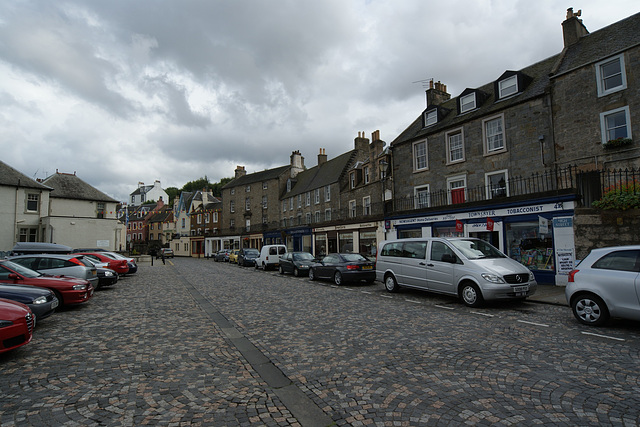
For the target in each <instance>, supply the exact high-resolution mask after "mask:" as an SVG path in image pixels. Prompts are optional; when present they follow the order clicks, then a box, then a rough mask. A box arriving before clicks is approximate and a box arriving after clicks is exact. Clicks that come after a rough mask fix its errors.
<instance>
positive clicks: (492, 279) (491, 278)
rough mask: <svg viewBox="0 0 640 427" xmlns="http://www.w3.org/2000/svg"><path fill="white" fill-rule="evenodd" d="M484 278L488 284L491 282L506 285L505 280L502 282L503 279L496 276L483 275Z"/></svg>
mask: <svg viewBox="0 0 640 427" xmlns="http://www.w3.org/2000/svg"><path fill="white" fill-rule="evenodd" d="M482 278H483V279H484V280H486V281H487V282H491V283H504V280H502V277H500V276H498V275H496V274H489V273H482Z"/></svg>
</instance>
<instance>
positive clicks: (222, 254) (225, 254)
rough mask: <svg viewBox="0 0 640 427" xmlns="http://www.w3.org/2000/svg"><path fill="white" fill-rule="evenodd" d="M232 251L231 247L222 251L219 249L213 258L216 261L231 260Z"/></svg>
mask: <svg viewBox="0 0 640 427" xmlns="http://www.w3.org/2000/svg"><path fill="white" fill-rule="evenodd" d="M230 252H231V249H223V250H221V251H218V252H216V254H215V255H214V256H213V260H214V261H216V262H218V261H222V262H229V253H230Z"/></svg>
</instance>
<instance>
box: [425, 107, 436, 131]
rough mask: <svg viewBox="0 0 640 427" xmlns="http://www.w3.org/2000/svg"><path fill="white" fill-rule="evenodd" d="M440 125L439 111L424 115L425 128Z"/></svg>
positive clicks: (428, 112) (427, 112)
mask: <svg viewBox="0 0 640 427" xmlns="http://www.w3.org/2000/svg"><path fill="white" fill-rule="evenodd" d="M436 123H438V110H437V109H435V108H434V109H433V110H429V111H426V112H425V113H424V127H427V126H431V125H435V124H436Z"/></svg>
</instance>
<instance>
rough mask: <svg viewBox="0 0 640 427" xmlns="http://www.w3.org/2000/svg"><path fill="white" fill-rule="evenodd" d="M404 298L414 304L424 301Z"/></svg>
mask: <svg viewBox="0 0 640 427" xmlns="http://www.w3.org/2000/svg"><path fill="white" fill-rule="evenodd" d="M404 300H405V301H407V302H412V303H414V304H422V301H416V300H413V299H406V298H405V299H404Z"/></svg>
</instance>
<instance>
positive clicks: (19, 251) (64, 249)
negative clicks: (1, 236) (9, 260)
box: [13, 242, 73, 255]
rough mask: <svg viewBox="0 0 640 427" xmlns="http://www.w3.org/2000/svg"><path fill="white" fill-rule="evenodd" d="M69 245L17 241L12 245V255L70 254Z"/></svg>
mask: <svg viewBox="0 0 640 427" xmlns="http://www.w3.org/2000/svg"><path fill="white" fill-rule="evenodd" d="M72 251H73V249H72V248H71V246H66V245H59V244H57V243H44V242H18V243H16V244H15V246H14V247H13V254H14V255H26V254H70V253H71V252H72Z"/></svg>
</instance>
